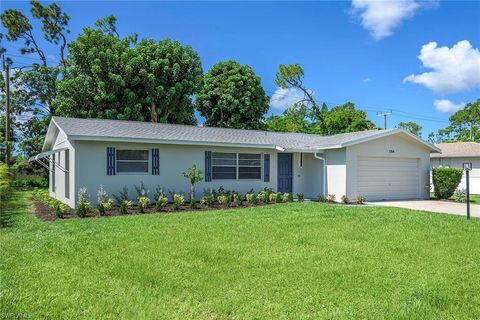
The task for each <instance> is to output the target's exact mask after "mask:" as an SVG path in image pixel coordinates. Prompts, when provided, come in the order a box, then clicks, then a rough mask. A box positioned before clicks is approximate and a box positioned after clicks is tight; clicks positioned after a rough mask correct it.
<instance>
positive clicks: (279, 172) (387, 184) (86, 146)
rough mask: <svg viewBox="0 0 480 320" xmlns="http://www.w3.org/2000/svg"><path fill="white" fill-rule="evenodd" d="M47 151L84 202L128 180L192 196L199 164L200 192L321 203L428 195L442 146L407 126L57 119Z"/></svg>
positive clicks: (56, 179)
mask: <svg viewBox="0 0 480 320" xmlns="http://www.w3.org/2000/svg"><path fill="white" fill-rule="evenodd" d="M43 151H44V152H42V153H41V154H39V155H37V156H36V157H33V158H32V159H31V160H37V161H39V162H42V161H47V164H46V165H48V167H49V169H50V194H51V196H53V197H55V198H57V199H59V200H61V201H63V202H65V203H66V204H68V205H70V206H71V207H75V204H76V203H77V193H78V190H79V188H80V187H86V188H87V190H88V193H89V194H90V198H91V200H92V202H93V203H94V204H95V200H96V192H97V190H98V188H99V186H100V185H101V184H103V185H104V186H105V187H106V189H107V191H108V192H109V193H110V194H118V192H119V191H120V190H121V189H122V188H123V186H127V187H128V188H129V190H130V195H131V197H132V198H134V196H135V194H134V193H135V190H134V188H133V186H134V185H139V184H140V182H141V181H143V182H144V184H145V185H146V186H147V188H149V190H150V195H152V194H153V191H154V189H155V187H156V186H157V185H160V186H162V187H164V188H165V190H168V189H169V190H174V191H176V192H184V193H185V194H188V190H189V184H188V180H187V179H186V178H184V177H183V176H182V172H183V171H185V170H186V169H187V168H189V167H191V166H192V164H196V165H197V167H199V168H201V169H202V170H203V171H204V176H205V179H204V180H203V181H202V182H200V183H199V184H198V186H197V190H198V191H197V196H198V197H200V196H201V195H202V191H203V190H205V189H210V188H214V189H217V188H219V187H220V186H223V187H224V188H225V189H226V190H236V191H239V192H241V193H246V192H248V191H249V190H251V189H253V190H255V192H258V191H260V190H261V189H262V188H264V187H269V188H273V189H274V190H277V191H279V192H282V193H283V192H293V193H294V194H296V193H300V192H302V193H304V195H305V197H306V198H311V199H317V198H318V195H319V194H324V195H327V194H334V195H335V196H336V198H337V200H339V199H340V197H341V196H342V195H347V196H348V197H349V198H350V199H352V200H354V199H355V198H356V197H357V196H364V197H366V199H367V200H383V199H417V198H423V199H428V197H429V171H430V153H431V152H438V151H439V149H438V148H436V147H435V146H433V145H431V144H428V143H427V142H425V141H423V140H421V139H419V138H418V137H416V136H414V135H412V134H409V133H407V132H405V131H403V130H401V129H389V130H375V131H362V132H353V133H346V134H340V135H335V136H320V135H309V134H301V133H276V132H265V131H253V130H237V129H222V128H212V127H196V126H185V125H173V124H160V123H148V122H135V121H118V120H99V119H73V118H60V117H53V118H52V120H51V122H50V125H49V128H48V132H47V135H46V138H45V143H44V146H43ZM43 163H44V164H45V162H43ZM152 200H153V199H152Z"/></svg>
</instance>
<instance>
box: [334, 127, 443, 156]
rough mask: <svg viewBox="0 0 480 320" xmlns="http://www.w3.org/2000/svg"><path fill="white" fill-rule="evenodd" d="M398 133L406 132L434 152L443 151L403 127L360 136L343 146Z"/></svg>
mask: <svg viewBox="0 0 480 320" xmlns="http://www.w3.org/2000/svg"><path fill="white" fill-rule="evenodd" d="M397 133H404V134H406V135H407V136H409V137H410V138H412V139H414V140H415V141H417V142H419V143H421V144H423V145H424V146H426V147H427V148H429V149H430V151H433V152H436V153H437V152H438V153H441V152H442V151H441V150H440V149H439V148H437V147H436V146H434V145H433V144H430V143H428V142H426V141H424V140H422V139H421V138H419V137H418V136H416V135H414V134H412V133H410V132H408V131H405V130H403V129H398V128H397V129H394V130H389V131H386V132H383V133H381V134H378V135H375V136H372V137H366V138H360V139H357V140H353V141H349V142H347V143H344V144H342V147H348V146H352V145H356V144H359V143H363V142H367V141H371V140H375V139H379V138H384V137H388V136H390V135H393V134H397Z"/></svg>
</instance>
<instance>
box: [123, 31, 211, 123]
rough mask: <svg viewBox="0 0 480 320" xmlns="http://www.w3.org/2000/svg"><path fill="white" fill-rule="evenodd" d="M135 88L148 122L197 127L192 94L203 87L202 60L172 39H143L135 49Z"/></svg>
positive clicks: (133, 67)
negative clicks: (157, 40) (195, 125)
mask: <svg viewBox="0 0 480 320" xmlns="http://www.w3.org/2000/svg"><path fill="white" fill-rule="evenodd" d="M133 50H134V59H133V60H132V70H133V73H134V74H135V75H136V76H135V77H133V81H134V83H133V84H134V86H135V88H137V89H138V90H139V92H138V94H139V97H140V98H141V99H142V100H143V101H142V105H143V107H144V110H143V114H144V117H145V118H147V119H148V121H152V122H169V123H184V124H195V123H196V119H195V117H194V111H195V108H194V104H193V102H192V95H193V94H195V93H196V92H197V91H198V90H199V89H200V86H201V84H202V76H203V71H202V65H201V62H200V57H199V56H198V54H197V53H196V52H195V51H194V50H193V49H192V48H191V47H190V46H182V45H181V44H180V43H179V42H177V41H171V40H169V39H166V40H162V41H159V42H156V41H153V40H142V41H140V43H139V44H138V45H137V46H136V47H135V48H134V49H133Z"/></svg>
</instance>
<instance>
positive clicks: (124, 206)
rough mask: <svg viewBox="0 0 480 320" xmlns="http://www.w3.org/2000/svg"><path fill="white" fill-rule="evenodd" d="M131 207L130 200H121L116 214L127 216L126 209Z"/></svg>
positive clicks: (131, 202)
mask: <svg viewBox="0 0 480 320" xmlns="http://www.w3.org/2000/svg"><path fill="white" fill-rule="evenodd" d="M131 207H133V201H132V200H123V201H122V202H120V206H119V207H118V212H119V213H120V214H127V213H128V209H130V208H131Z"/></svg>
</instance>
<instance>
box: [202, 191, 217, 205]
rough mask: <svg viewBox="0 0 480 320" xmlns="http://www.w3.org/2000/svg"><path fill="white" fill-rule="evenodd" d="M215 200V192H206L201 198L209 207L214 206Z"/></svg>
mask: <svg viewBox="0 0 480 320" xmlns="http://www.w3.org/2000/svg"><path fill="white" fill-rule="evenodd" d="M214 202H215V198H214V196H213V194H205V195H204V196H203V197H202V199H201V200H200V203H201V204H203V205H204V206H205V207H207V208H213V203H214Z"/></svg>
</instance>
